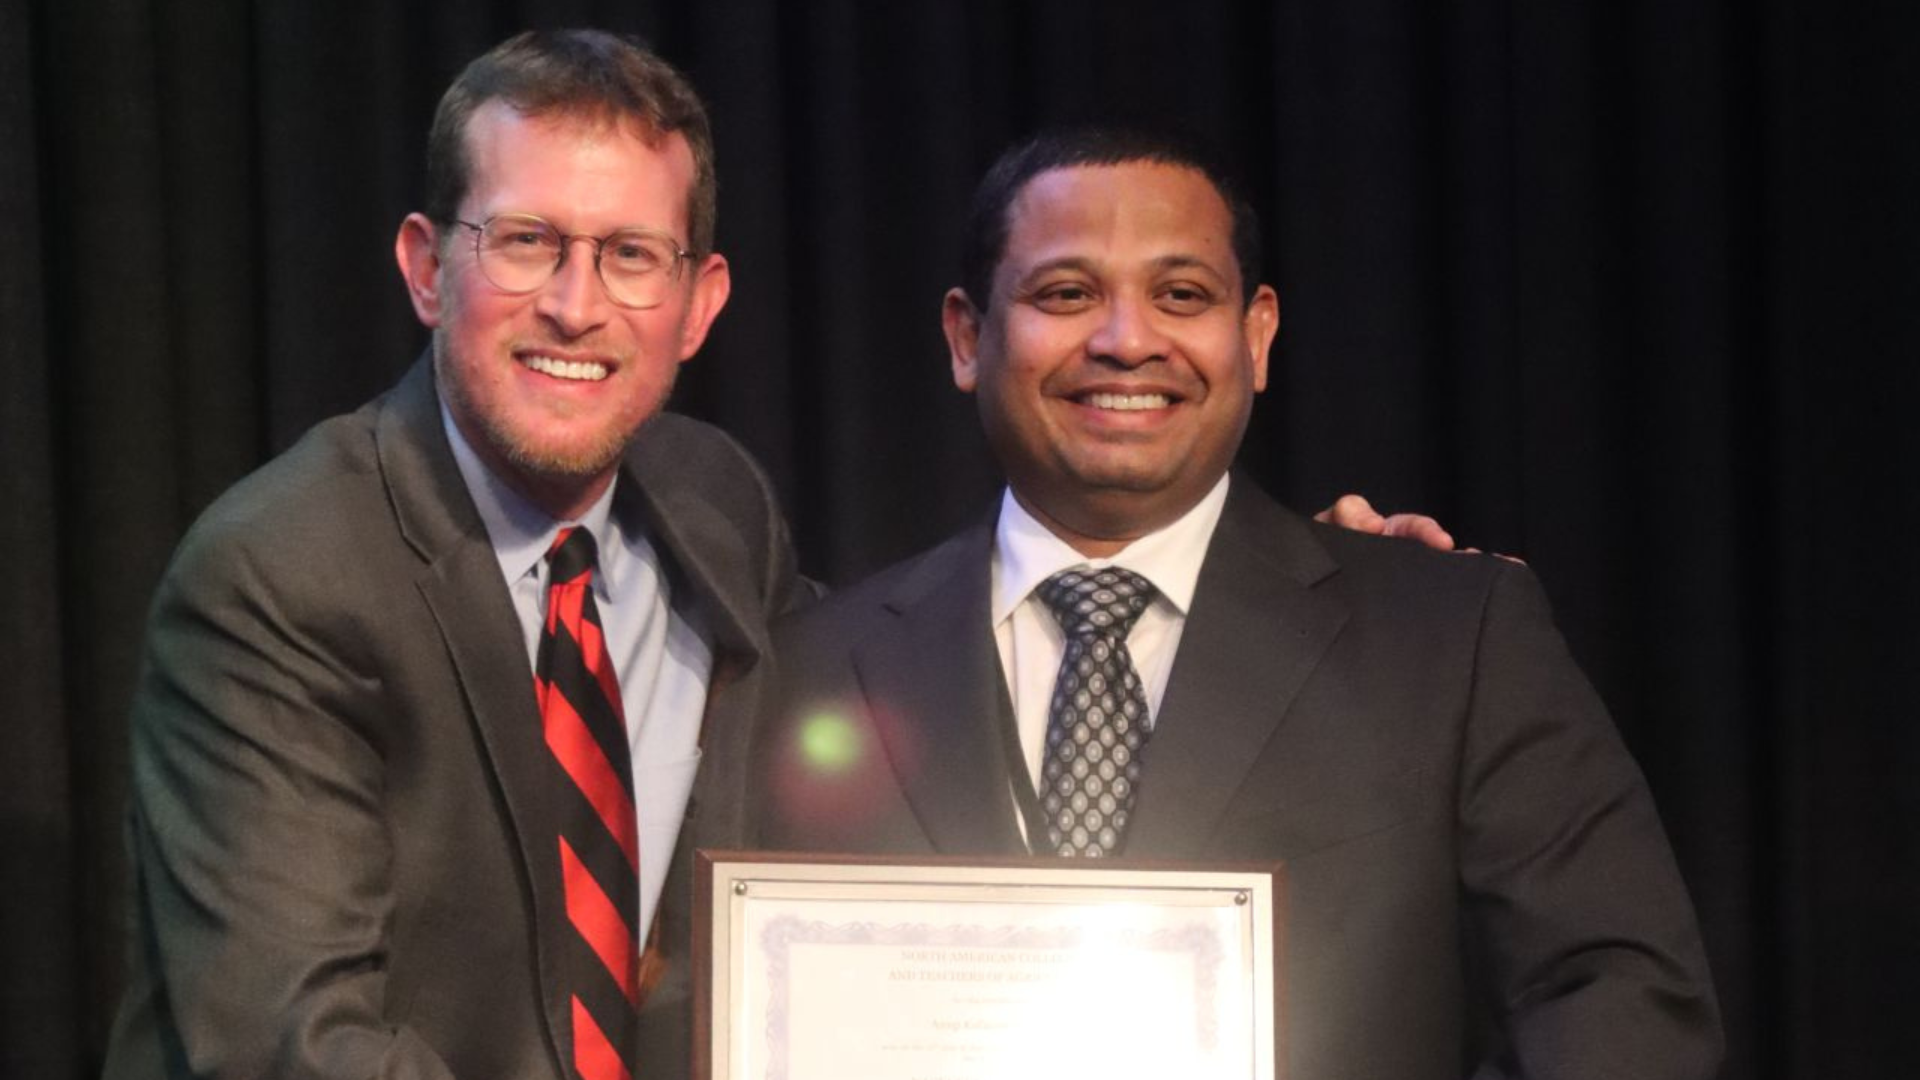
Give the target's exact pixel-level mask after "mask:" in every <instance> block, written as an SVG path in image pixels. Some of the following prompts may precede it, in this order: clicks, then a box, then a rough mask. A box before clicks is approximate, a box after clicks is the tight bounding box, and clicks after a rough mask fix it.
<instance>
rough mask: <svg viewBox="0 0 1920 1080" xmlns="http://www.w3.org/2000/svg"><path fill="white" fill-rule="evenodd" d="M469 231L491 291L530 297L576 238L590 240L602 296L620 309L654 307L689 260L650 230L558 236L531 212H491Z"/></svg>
mask: <svg viewBox="0 0 1920 1080" xmlns="http://www.w3.org/2000/svg"><path fill="white" fill-rule="evenodd" d="M454 224H456V225H464V226H466V227H467V228H469V229H472V230H473V233H474V236H473V251H474V258H475V260H476V261H477V262H479V264H480V272H481V273H482V274H484V275H486V278H487V280H488V281H490V282H492V283H493V286H494V288H497V289H499V290H500V291H501V292H508V293H530V292H533V291H534V290H536V289H538V288H540V287H541V286H542V285H545V284H546V283H547V282H548V281H550V280H552V278H553V275H554V272H555V271H556V270H559V269H560V264H561V263H563V262H565V261H566V259H567V251H568V250H569V249H570V248H571V247H572V246H573V242H574V241H575V240H590V241H592V242H593V267H594V270H595V271H596V272H597V273H598V274H599V275H600V283H601V284H602V285H604V286H605V287H606V290H607V296H608V297H609V298H611V299H612V300H613V302H614V303H616V304H619V305H620V306H622V307H630V308H650V307H656V306H658V305H659V304H660V302H661V301H663V300H665V299H666V298H667V290H668V289H669V288H670V287H671V286H672V285H673V283H674V282H676V281H679V280H680V264H681V262H682V261H683V260H686V259H691V258H693V253H692V252H690V251H688V250H686V249H685V248H683V247H681V246H680V245H679V243H678V242H676V241H675V240H674V239H673V237H671V236H668V235H666V234H665V233H658V232H654V231H653V230H651V229H621V230H620V231H619V232H616V233H612V234H610V235H607V236H584V235H572V234H568V233H563V232H561V231H560V230H559V229H556V228H554V227H553V225H552V223H551V222H548V221H546V220H544V219H542V218H537V217H534V216H533V215H532V214H496V215H494V216H493V217H490V218H488V219H487V220H486V221H484V222H482V223H481V224H478V225H475V224H474V223H473V222H471V221H459V220H456V221H455V222H454Z"/></svg>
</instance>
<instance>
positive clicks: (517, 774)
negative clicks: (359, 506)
mask: <svg viewBox="0 0 1920 1080" xmlns="http://www.w3.org/2000/svg"><path fill="white" fill-rule="evenodd" d="M375 439H376V440H377V444H378V452H379V459H380V468H381V471H382V473H383V475H384V478H385V481H386V484H387V487H388V489H389V491H390V492H391V493H392V500H393V507H394V515H395V517H396V519H397V520H398V522H399V525H400V531H401V534H402V535H403V536H404V537H405V538H406V540H407V542H408V543H409V544H411V545H412V546H413V548H414V549H415V550H416V551H417V552H419V554H420V556H421V558H422V559H424V560H425V561H426V567H425V569H424V571H423V572H422V573H421V575H420V577H419V578H418V579H416V582H415V584H416V586H417V588H418V589H419V592H420V596H421V598H422V599H423V600H424V601H425V602H426V605H427V607H428V609H429V610H430V611H431V612H432V613H433V618H434V621H435V622H436V624H437V625H438V626H439V628H440V634H441V644H442V645H443V646H444V648H445V650H446V654H447V656H448V658H449V659H450V660H451V661H452V664H453V670H454V674H455V677H456V678H457V680H458V681H459V684H460V688H461V692H462V695H463V696H464V698H465V703H466V706H467V710H468V712H469V714H470V715H471V716H472V718H473V723H474V726H475V728H476V729H477V730H478V732H479V735H480V742H481V745H482V746H483V747H484V748H485V752H486V757H487V759H488V761H489V763H490V764H491V765H492V767H493V770H494V774H495V776H496V777H497V778H498V780H499V788H500V793H501V798H502V800H503V801H504V802H505V803H506V807H507V816H508V818H509V819H510V820H511V822H512V826H513V832H514V835H515V837H516V838H517V839H518V841H519V849H520V855H521V857H522V858H523V859H524V860H525V861H526V864H527V874H526V876H525V877H523V878H522V879H521V881H520V882H518V883H517V884H518V887H519V888H520V889H521V890H522V895H523V899H524V900H525V902H526V904H527V906H528V908H529V909H530V910H532V912H533V917H534V927H535V929H536V933H537V934H538V940H539V948H538V949H536V950H535V952H536V958H535V959H536V963H537V965H538V969H539V978H540V985H541V987H542V990H543V994H542V996H543V999H544V1000H545V1002H546V1005H547V1022H548V1025H549V1033H550V1034H554V1033H558V1032H564V1031H566V1030H567V1026H566V1018H565V1017H564V1016H563V1015H562V1013H561V1011H560V1010H561V1009H562V999H563V994H562V991H561V985H562V981H561V977H560V971H559V969H558V966H557V965H558V963H559V958H560V957H561V956H562V955H563V953H562V951H561V950H562V949H563V948H564V942H563V940H562V938H561V928H562V927H564V926H565V925H566V922H567V920H566V918H565V913H564V911H563V910H561V904H562V901H561V899H560V897H559V896H558V895H557V893H554V892H552V891H551V890H547V889H542V888H539V887H537V886H536V884H535V883H537V882H543V881H558V880H559V879H560V866H559V853H558V849H557V847H556V845H555V842H554V837H556V836H557V835H559V819H558V814H559V810H558V808H557V807H556V806H554V805H553V800H552V799H551V798H550V796H549V793H550V792H551V790H552V787H553V785H552V784H551V783H550V781H549V778H548V776H547V775H546V774H545V772H544V771H543V770H544V766H545V762H546V761H547V751H546V749H545V747H544V745H543V743H542V739H541V735H540V715H539V711H538V709H537V707H536V705H535V702H534V696H533V671H532V669H531V667H529V665H528V663H527V652H526V644H525V642H524V641H523V640H522V638H521V635H520V631H519V625H520V623H519V617H518V616H517V615H516V614H515V613H514V609H513V601H512V600H511V599H510V598H509V597H508V595H507V589H506V584H505V583H504V582H503V581H501V579H500V563H499V561H498V560H497V559H496V558H495V557H494V554H493V546H492V544H491V543H490V542H489V540H488V538H487V530H486V526H485V525H484V524H483V523H482V522H481V520H480V514H479V511H477V510H475V509H474V507H473V501H472V499H471V497H470V496H469V495H468V494H467V489H466V483H465V481H464V480H462V479H461V477H460V470H459V466H458V465H457V464H455V462H454V459H453V451H452V449H451V448H450V447H449V446H448V445H447V441H446V433H445V431H444V430H443V428H442V427H441V420H440V407H439V399H438V398H437V397H436V396H435V393H434V389H433V378H432V368H431V366H430V365H429V364H428V363H427V362H426V361H425V360H422V361H421V362H419V363H417V364H415V365H414V367H413V369H412V370H411V371H409V372H408V373H407V375H406V377H405V378H404V379H402V380H401V382H400V384H399V385H398V386H397V387H395V388H394V391H393V392H392V393H391V394H390V395H388V397H387V399H386V401H385V403H384V405H383V407H382V408H381V411H380V416H379V419H378V422H377V426H376V428H375ZM502 887H503V888H504V887H507V886H506V883H502Z"/></svg>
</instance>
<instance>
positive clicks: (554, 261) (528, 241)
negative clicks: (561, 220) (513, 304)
mask: <svg viewBox="0 0 1920 1080" xmlns="http://www.w3.org/2000/svg"><path fill="white" fill-rule="evenodd" d="M560 250H561V245H560V234H559V232H557V231H555V229H554V227H553V226H551V225H549V224H547V223H546V222H544V221H541V220H540V219H539V218H535V217H521V216H519V215H516V214H502V215H501V216H499V217H496V218H493V219H492V220H490V221H488V222H487V224H486V227H485V228H484V229H481V230H480V271H481V273H484V274H486V275H487V280H488V281H491V282H493V283H494V284H495V285H497V286H499V287H500V288H502V289H504V290H506V291H507V292H516V293H520V292H532V291H533V290H535V289H537V288H539V287H540V286H542V285H544V284H546V281H547V278H549V277H551V276H552V275H553V268H554V267H555V266H558V265H559V263H560Z"/></svg>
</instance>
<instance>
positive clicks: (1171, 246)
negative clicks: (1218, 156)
mask: <svg viewBox="0 0 1920 1080" xmlns="http://www.w3.org/2000/svg"><path fill="white" fill-rule="evenodd" d="M1169 257H1178V258H1182V259H1192V260H1197V261H1199V262H1201V263H1203V264H1205V265H1207V266H1210V267H1212V268H1213V269H1214V270H1216V271H1217V272H1219V273H1220V274H1221V275H1222V276H1224V277H1228V278H1230V279H1232V280H1238V271H1239V266H1238V263H1237V262H1236V260H1235V258H1234V254H1233V215H1232V212H1231V211H1230V210H1228V208H1227V203H1226V200H1225V199H1224V198H1222V197H1221V195H1220V192H1219V191H1218V190H1217V189H1216V188H1215V187H1214V186H1213V184H1212V182H1211V181H1209V180H1208V179H1207V178H1206V176H1205V175H1203V174H1202V173H1200V172H1199V171H1197V170H1195V169H1190V168H1187V167H1185V166H1180V165H1166V164H1161V163H1159V162H1145V161H1136V162H1126V163H1123V164H1120V165H1081V166H1072V167H1068V168H1061V169H1050V170H1048V171H1046V172H1043V173H1040V174H1038V175H1037V176H1035V177H1034V178H1033V179H1031V180H1029V181H1027V183H1026V185H1025V186H1024V187H1022V188H1021V189H1020V192H1019V194H1018V195H1016V196H1015V197H1014V199H1013V202H1012V203H1011V205H1010V206H1009V207H1008V210H1007V244H1006V249H1005V251H1004V252H1003V255H1002V259H1001V265H1002V268H1003V269H1008V270H1012V271H1014V272H1015V273H1020V272H1024V271H1025V270H1026V269H1028V268H1031V267H1033V266H1035V265H1036V264H1040V263H1045V262H1051V261H1054V260H1057V259H1075V260H1083V261H1087V262H1090V263H1094V264H1100V265H1111V266H1114V267H1124V266H1126V265H1129V264H1134V263H1153V262H1160V261H1164V260H1166V259H1167V258H1169Z"/></svg>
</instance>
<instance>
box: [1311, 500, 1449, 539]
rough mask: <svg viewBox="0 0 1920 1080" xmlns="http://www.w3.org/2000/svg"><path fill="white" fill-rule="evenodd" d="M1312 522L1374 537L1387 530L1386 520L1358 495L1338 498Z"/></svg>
mask: <svg viewBox="0 0 1920 1080" xmlns="http://www.w3.org/2000/svg"><path fill="white" fill-rule="evenodd" d="M1313 520H1315V521H1320V522H1325V523H1326V524H1329V525H1338V526H1340V527H1341V528H1343V529H1352V530H1353V531H1355V532H1363V533H1374V534H1376V535H1377V534H1379V533H1383V532H1385V531H1386V530H1387V519H1386V518H1384V517H1381V516H1380V512H1379V511H1377V510H1375V509H1374V508H1373V504H1372V503H1370V502H1368V501H1367V500H1366V499H1365V498H1364V497H1363V496H1360V495H1342V496H1340V497H1339V498H1338V499H1335V500H1334V503H1333V505H1332V506H1329V507H1327V508H1326V509H1325V510H1322V511H1320V512H1319V513H1317V514H1315V515H1313ZM1436 527H1437V526H1436Z"/></svg>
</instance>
